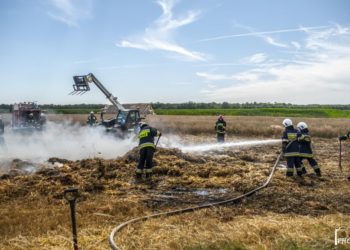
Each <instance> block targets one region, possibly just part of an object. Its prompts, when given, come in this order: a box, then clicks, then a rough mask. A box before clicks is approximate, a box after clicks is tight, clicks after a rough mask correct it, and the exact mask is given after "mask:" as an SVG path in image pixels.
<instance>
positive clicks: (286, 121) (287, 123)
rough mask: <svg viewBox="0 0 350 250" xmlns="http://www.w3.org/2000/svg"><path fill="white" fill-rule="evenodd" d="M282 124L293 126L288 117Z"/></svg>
mask: <svg viewBox="0 0 350 250" xmlns="http://www.w3.org/2000/svg"><path fill="white" fill-rule="evenodd" d="M282 124H283V126H285V127H289V126H293V122H292V120H291V119H289V118H286V119H284V120H283V122H282Z"/></svg>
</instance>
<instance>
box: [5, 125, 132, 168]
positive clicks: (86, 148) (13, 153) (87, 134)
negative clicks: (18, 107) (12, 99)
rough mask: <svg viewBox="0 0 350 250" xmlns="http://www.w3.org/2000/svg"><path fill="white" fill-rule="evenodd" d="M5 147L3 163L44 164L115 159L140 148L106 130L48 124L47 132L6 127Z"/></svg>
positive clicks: (130, 139)
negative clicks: (51, 159) (15, 161)
mask: <svg viewBox="0 0 350 250" xmlns="http://www.w3.org/2000/svg"><path fill="white" fill-rule="evenodd" d="M4 139H5V146H4V147H0V162H4V161H9V160H13V159H21V160H26V161H30V162H44V161H47V160H48V159H49V158H51V157H58V158H64V159H69V160H80V159H86V158H93V157H101V158H105V159H111V158H116V157H118V156H121V155H123V154H125V153H126V152H127V151H129V150H130V149H132V148H133V147H135V146H137V141H135V140H134V139H132V138H128V139H124V140H122V139H119V138H117V137H115V136H113V135H111V134H108V133H106V132H105V129H104V128H103V127H87V126H84V127H82V126H80V125H78V124H72V123H53V122H48V123H47V127H46V129H44V130H43V131H40V132H34V133H31V134H28V133H27V134H23V133H19V132H14V131H12V130H11V129H10V128H7V129H6V131H5V134H4Z"/></svg>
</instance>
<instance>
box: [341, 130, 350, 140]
mask: <svg viewBox="0 0 350 250" xmlns="http://www.w3.org/2000/svg"><path fill="white" fill-rule="evenodd" d="M347 139H350V131H348V133H347V134H346V135H342V136H339V141H345V140H347Z"/></svg>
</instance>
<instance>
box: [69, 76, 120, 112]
mask: <svg viewBox="0 0 350 250" xmlns="http://www.w3.org/2000/svg"><path fill="white" fill-rule="evenodd" d="M73 79H74V85H73V89H74V91H73V92H71V93H70V94H71V95H75V94H85V93H86V92H87V91H89V90H90V86H89V84H91V83H94V84H95V85H96V86H97V87H98V88H99V89H100V90H101V91H102V93H103V94H104V95H105V96H106V97H107V99H108V100H109V101H110V102H111V103H112V104H113V105H114V106H115V107H117V109H118V110H121V111H125V110H126V109H125V108H124V107H123V105H122V104H121V103H120V102H119V101H118V98H117V97H114V96H113V95H112V93H110V92H109V91H108V90H107V89H106V88H105V86H103V84H102V83H101V82H100V81H99V80H98V79H97V78H96V77H95V76H94V74H92V73H90V74H88V75H82V76H73Z"/></svg>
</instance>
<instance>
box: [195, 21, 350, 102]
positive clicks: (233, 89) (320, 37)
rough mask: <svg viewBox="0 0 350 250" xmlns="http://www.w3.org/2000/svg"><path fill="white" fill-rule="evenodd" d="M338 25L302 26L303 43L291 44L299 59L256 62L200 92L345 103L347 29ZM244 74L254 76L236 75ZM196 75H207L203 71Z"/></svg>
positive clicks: (349, 74)
mask: <svg viewBox="0 0 350 250" xmlns="http://www.w3.org/2000/svg"><path fill="white" fill-rule="evenodd" d="M338 26H339V25H334V26H333V27H331V28H328V29H324V30H321V31H319V32H315V31H310V30H305V34H306V39H305V41H303V42H305V44H306V47H305V48H301V46H300V47H298V45H300V42H299V41H298V42H296V41H294V45H293V46H294V47H295V48H299V49H300V50H301V51H302V53H297V55H298V56H299V57H301V56H302V57H301V58H298V59H299V61H297V60H291V61H289V62H288V61H285V62H283V61H282V60H281V61H280V64H276V65H275V66H271V65H269V66H268V67H261V65H259V68H255V69H250V70H249V71H243V72H239V73H237V74H234V75H232V76H231V77H230V78H231V79H232V81H233V83H232V84H231V86H228V87H218V88H215V89H213V88H207V89H204V90H203V91H202V93H203V94H205V95H206V96H207V97H208V98H209V99H210V100H211V101H223V100H225V101H231V102H246V101H257V102H274V101H276V102H291V103H349V96H350V95H349V93H350V70H349V68H350V33H349V32H348V28H347V27H341V26H339V27H338ZM291 44H293V43H291ZM276 61H278V60H276ZM281 62H283V63H281ZM303 62H307V63H303ZM244 74H247V75H251V76H254V77H256V78H255V80H253V78H251V79H244V78H240V79H238V76H239V75H243V76H244ZM197 76H200V77H208V75H206V74H205V73H203V72H202V73H201V74H200V75H198V73H197ZM208 79H209V78H208ZM210 79H211V80H214V79H216V80H218V81H219V80H224V79H227V77H225V76H224V75H221V77H220V78H219V77H217V78H215V77H214V76H213V75H210ZM218 86H220V85H218Z"/></svg>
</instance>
